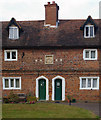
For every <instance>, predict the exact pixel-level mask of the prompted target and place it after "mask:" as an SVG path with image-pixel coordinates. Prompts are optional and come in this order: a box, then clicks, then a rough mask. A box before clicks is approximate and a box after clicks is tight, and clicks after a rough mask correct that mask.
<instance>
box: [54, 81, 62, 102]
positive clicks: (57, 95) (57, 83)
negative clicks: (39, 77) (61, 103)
mask: <svg viewBox="0 0 101 120" xmlns="http://www.w3.org/2000/svg"><path fill="white" fill-rule="evenodd" d="M55 100H62V80H61V79H56V80H55Z"/></svg>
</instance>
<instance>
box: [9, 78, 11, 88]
mask: <svg viewBox="0 0 101 120" xmlns="http://www.w3.org/2000/svg"><path fill="white" fill-rule="evenodd" d="M10 88H11V81H10V78H9V89H10Z"/></svg>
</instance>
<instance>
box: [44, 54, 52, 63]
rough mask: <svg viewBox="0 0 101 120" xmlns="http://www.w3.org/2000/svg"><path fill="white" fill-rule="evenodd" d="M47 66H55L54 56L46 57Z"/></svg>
mask: <svg viewBox="0 0 101 120" xmlns="http://www.w3.org/2000/svg"><path fill="white" fill-rule="evenodd" d="M45 64H53V55H46V56H45Z"/></svg>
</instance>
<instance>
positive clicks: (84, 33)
mask: <svg viewBox="0 0 101 120" xmlns="http://www.w3.org/2000/svg"><path fill="white" fill-rule="evenodd" d="M86 27H89V31H88V34H89V35H88V36H86ZM90 27H93V36H90ZM94 37H95V32H94V25H85V27H84V38H94Z"/></svg>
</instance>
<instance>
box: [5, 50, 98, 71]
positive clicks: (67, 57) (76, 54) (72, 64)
mask: <svg viewBox="0 0 101 120" xmlns="http://www.w3.org/2000/svg"><path fill="white" fill-rule="evenodd" d="M23 52H24V53H25V56H24V57H23V59H22V55H23ZM98 54H99V50H98ZM45 55H54V64H53V65H46V64H45ZM3 56H4V52H3ZM40 59H42V61H40ZM56 59H58V61H55V60H56ZM60 59H62V62H61V61H60ZM35 60H38V61H37V62H35ZM21 68H23V70H69V71H70V70H80V71H83V70H86V71H89V70H91V71H92V70H99V58H98V60H97V61H96V60H93V61H87V60H86V61H85V60H83V49H63V50H59V49H57V50H55V49H54V50H35V49H32V50H28V49H26V50H25V49H23V50H18V61H13V62H11V61H6V62H5V61H4V57H3V70H19V69H21Z"/></svg>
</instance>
